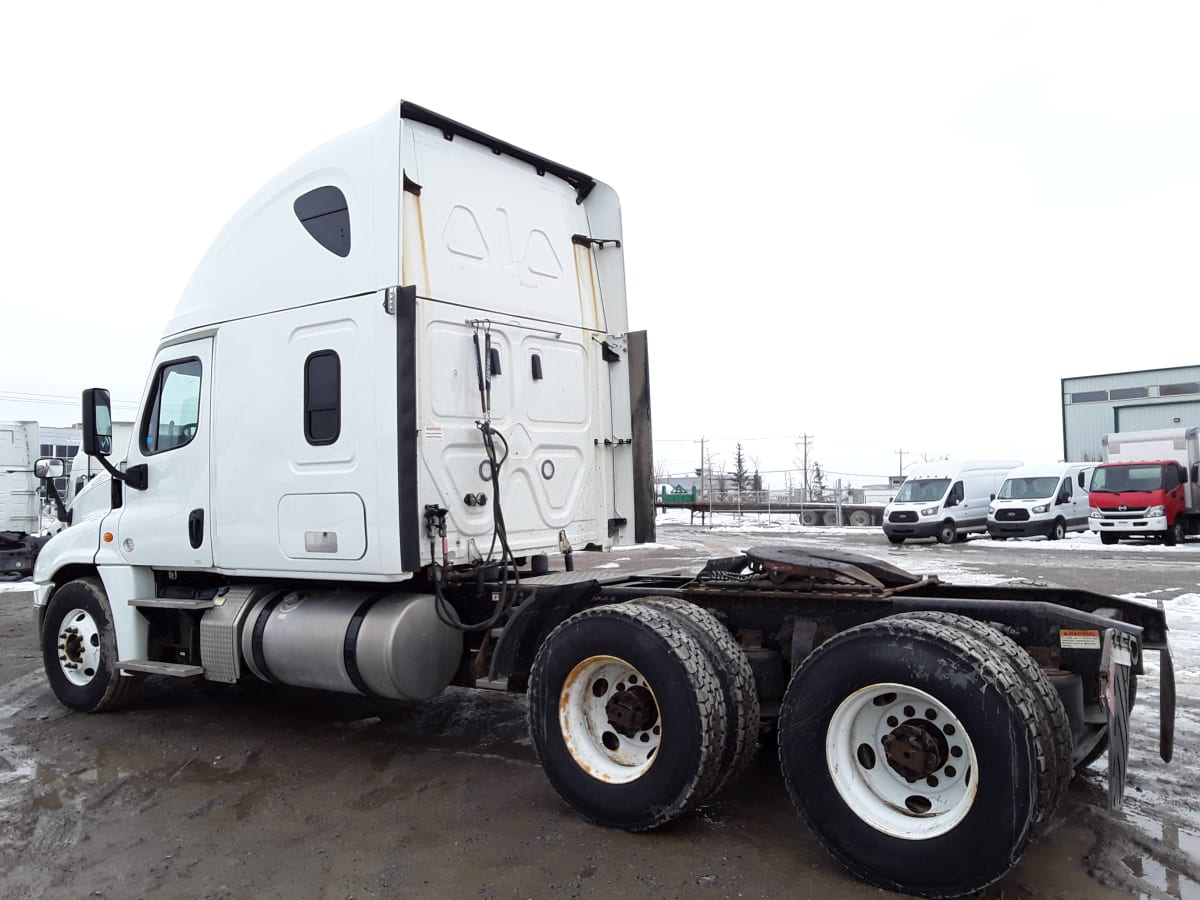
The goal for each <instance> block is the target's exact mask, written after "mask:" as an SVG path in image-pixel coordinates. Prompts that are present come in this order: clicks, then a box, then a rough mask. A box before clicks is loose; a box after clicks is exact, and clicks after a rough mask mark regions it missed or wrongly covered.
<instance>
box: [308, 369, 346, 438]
mask: <svg viewBox="0 0 1200 900" xmlns="http://www.w3.org/2000/svg"><path fill="white" fill-rule="evenodd" d="M341 433H342V363H341V360H340V359H339V358H338V355H337V353H335V352H334V351H332V350H318V351H317V352H316V353H310V354H309V355H308V359H306V360H305V361H304V439H305V440H306V441H308V442H309V443H310V444H313V445H317V446H319V445H321V444H332V443H333V442H334V441H336V440H337V439H338V435H340V434H341Z"/></svg>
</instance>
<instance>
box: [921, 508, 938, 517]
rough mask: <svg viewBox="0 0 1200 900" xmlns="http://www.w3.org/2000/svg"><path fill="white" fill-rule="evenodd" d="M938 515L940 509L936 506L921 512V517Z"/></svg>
mask: <svg viewBox="0 0 1200 900" xmlns="http://www.w3.org/2000/svg"><path fill="white" fill-rule="evenodd" d="M937 514H938V507H936V506H930V507H928V508H927V509H923V510H921V515H923V516H936V515H937Z"/></svg>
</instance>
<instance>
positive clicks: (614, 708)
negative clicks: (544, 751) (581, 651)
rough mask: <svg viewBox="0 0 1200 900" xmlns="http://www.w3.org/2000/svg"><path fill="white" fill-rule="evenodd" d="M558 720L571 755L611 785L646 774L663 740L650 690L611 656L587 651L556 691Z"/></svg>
mask: <svg viewBox="0 0 1200 900" xmlns="http://www.w3.org/2000/svg"><path fill="white" fill-rule="evenodd" d="M558 723H559V727H560V728H561V729H562V736H563V742H564V743H565V744H566V747H567V751H568V752H569V753H570V754H571V757H572V759H574V760H575V762H576V763H578V764H579V767H580V768H581V769H583V770H584V771H585V772H587V773H588V774H589V775H591V776H592V777H593V778H595V779H597V780H599V781H604V782H608V783H609V784H627V783H628V782H631V781H636V780H637V779H638V778H641V777H642V776H643V775H645V774H646V772H647V771H648V770H649V768H650V767H651V766H652V765H654V760H655V759H657V756H658V747H659V744H660V743H661V741H662V720H661V716H660V714H659V707H658V700H657V698H656V697H655V696H654V691H653V689H652V688H651V687H650V684H649V683H648V682H647V681H646V678H645V676H643V675H642V673H641V672H639V671H638V670H637V669H636V668H634V667H633V666H631V665H630V664H629V663H627V662H625V660H623V659H618V658H617V657H615V656H591V657H588V658H587V659H585V660H584V661H583V662H581V663H579V665H577V666H576V667H575V668H574V669H572V670H571V674H570V675H568V676H567V680H566V681H565V682H564V683H563V687H562V693H561V694H560V696H559V703H558Z"/></svg>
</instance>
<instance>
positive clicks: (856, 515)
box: [850, 509, 871, 528]
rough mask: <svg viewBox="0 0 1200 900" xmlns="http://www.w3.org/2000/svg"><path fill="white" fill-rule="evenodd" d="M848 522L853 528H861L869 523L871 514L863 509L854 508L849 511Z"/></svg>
mask: <svg viewBox="0 0 1200 900" xmlns="http://www.w3.org/2000/svg"><path fill="white" fill-rule="evenodd" d="M850 524H851V525H853V526H854V527H855V528H862V527H863V526H865V525H870V524H871V514H870V513H869V512H867V511H866V510H865V509H856V510H854V512H852V513H850Z"/></svg>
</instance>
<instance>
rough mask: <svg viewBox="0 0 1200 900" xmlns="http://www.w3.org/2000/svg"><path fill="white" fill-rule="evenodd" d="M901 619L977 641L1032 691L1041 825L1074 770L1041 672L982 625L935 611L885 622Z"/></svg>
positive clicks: (1056, 700) (1057, 702) (1066, 724)
mask: <svg viewBox="0 0 1200 900" xmlns="http://www.w3.org/2000/svg"><path fill="white" fill-rule="evenodd" d="M902 619H920V620H922V621H925V622H939V623H941V624H943V625H948V626H950V627H951V628H957V629H958V630H959V631H962V632H965V633H966V634H969V635H971V636H972V637H975V638H978V639H979V640H981V641H983V642H984V643H985V644H987V645H988V646H990V647H992V648H993V649H994V650H998V651H999V652H1000V653H1001V654H1002V655H1003V656H1004V657H1005V659H1007V660H1008V662H1009V664H1010V665H1011V666H1012V667H1013V668H1014V669H1015V670H1016V673H1017V674H1018V675H1019V676H1020V677H1021V678H1022V680H1024V681H1025V683H1026V684H1027V685H1029V687H1030V688H1032V689H1033V694H1034V698H1035V699H1036V700H1037V705H1036V707H1035V708H1034V713H1035V725H1036V726H1037V731H1038V740H1039V742H1040V743H1041V745H1042V746H1043V747H1045V748H1047V749H1048V750H1049V751H1050V752H1048V753H1047V759H1046V768H1045V770H1043V771H1042V772H1039V773H1038V777H1039V779H1041V780H1042V781H1043V782H1044V783H1042V784H1039V786H1038V788H1039V792H1041V793H1045V794H1046V795H1047V797H1048V800H1047V801H1046V804H1045V806H1043V807H1042V809H1041V810H1040V811H1039V814H1038V821H1039V822H1045V821H1046V820H1048V819H1049V818H1050V817H1051V816H1052V815H1053V814H1054V811H1055V810H1056V809H1057V808H1058V805H1059V803H1060V802H1061V801H1062V798H1063V797H1064V796H1065V795H1066V793H1067V788H1068V786H1069V785H1070V783H1071V776H1072V774H1073V772H1074V769H1073V768H1072V766H1071V756H1072V752H1073V750H1074V747H1075V743H1074V738H1073V737H1072V736H1071V720H1070V719H1069V718H1067V710H1066V707H1065V706H1063V702H1062V697H1060V696H1059V693H1058V691H1057V690H1055V689H1054V685H1053V684H1052V683H1051V682H1050V678H1049V677H1048V676H1047V675H1046V672H1045V670H1043V669H1042V667H1041V666H1039V665H1038V664H1037V661H1036V660H1034V658H1033V657H1032V656H1030V655H1029V653H1028V652H1027V651H1026V650H1025V648H1024V647H1022V646H1021V645H1020V644H1018V643H1017V642H1016V641H1014V640H1013V639H1012V638H1010V637H1009V636H1008V635H1006V634H1005V633H1004V632H1002V631H1000V630H999V629H997V628H993V627H992V626H991V625H989V624H987V623H986V622H980V621H979V620H978V619H972V618H971V617H970V616H962V615H958V614H957V613H948V612H937V611H936V610H918V611H916V612H909V613H900V614H899V615H897V616H891V617H889V621H893V620H902Z"/></svg>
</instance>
